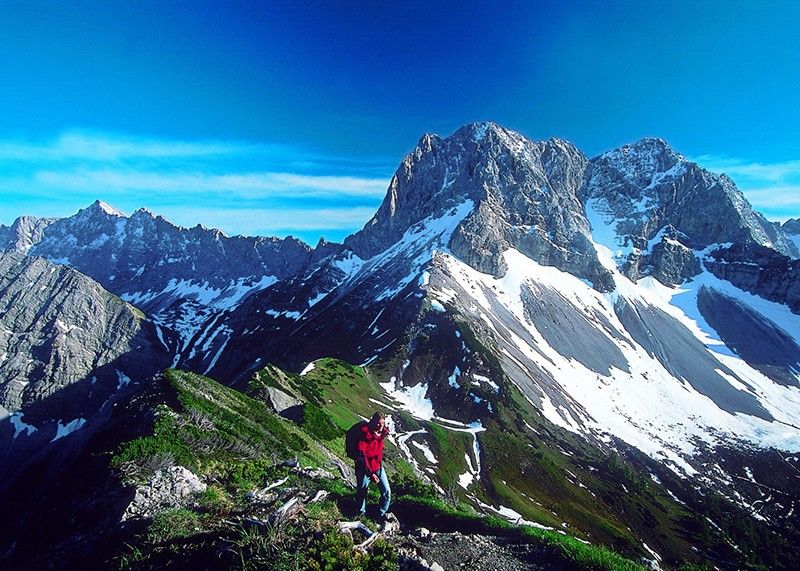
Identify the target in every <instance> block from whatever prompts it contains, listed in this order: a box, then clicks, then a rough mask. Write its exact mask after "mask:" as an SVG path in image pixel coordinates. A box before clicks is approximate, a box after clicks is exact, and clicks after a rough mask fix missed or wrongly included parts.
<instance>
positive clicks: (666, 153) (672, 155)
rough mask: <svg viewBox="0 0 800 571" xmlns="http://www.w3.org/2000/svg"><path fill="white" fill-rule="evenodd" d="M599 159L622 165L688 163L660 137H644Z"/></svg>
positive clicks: (604, 154)
mask: <svg viewBox="0 0 800 571" xmlns="http://www.w3.org/2000/svg"><path fill="white" fill-rule="evenodd" d="M598 158H599V159H606V160H610V161H612V162H621V163H631V162H633V163H642V162H645V163H646V162H652V161H657V162H658V163H661V164H666V163H669V164H675V163H678V162H684V161H686V159H685V158H684V156H683V155H681V154H680V153H677V152H676V151H675V150H674V149H673V148H672V147H671V146H670V144H669V143H668V142H667V141H665V140H664V139H662V138H660V137H644V138H642V139H639V140H638V141H634V142H633V143H628V144H626V145H622V146H621V147H617V148H616V149H612V150H610V151H606V152H605V153H603V154H601V155H600V156H599V157H598Z"/></svg>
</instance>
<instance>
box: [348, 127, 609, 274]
mask: <svg viewBox="0 0 800 571" xmlns="http://www.w3.org/2000/svg"><path fill="white" fill-rule="evenodd" d="M587 164H588V161H587V159H586V157H585V155H584V154H583V153H582V152H581V151H580V150H578V149H577V148H576V147H575V146H574V145H572V144H570V143H568V142H566V141H563V140H561V139H550V140H547V141H538V142H537V141H532V140H530V139H528V138H526V137H525V136H524V135H522V134H520V133H518V132H516V131H512V130H510V129H506V128H504V127H500V126H499V125H497V124H495V123H471V124H468V125H465V126H463V127H461V128H460V129H458V130H457V131H456V132H455V133H453V134H452V135H450V136H449V137H446V138H441V137H438V136H436V135H426V136H423V137H422V138H421V139H420V142H419V144H418V145H417V147H416V148H415V149H414V150H413V151H412V152H411V153H409V155H408V156H406V157H405V159H404V160H403V161H402V163H401V164H400V167H399V168H398V170H397V172H396V173H395V175H394V177H393V178H392V180H391V182H390V184H389V189H388V191H387V194H386V197H385V198H384V201H383V204H382V205H381V207H380V208H379V210H378V212H377V213H376V214H375V216H374V217H373V218H372V219H371V220H370V221H369V222H368V223H367V225H366V226H365V227H364V229H363V230H361V231H360V232H358V233H356V234H354V235H352V236H350V237H349V238H348V239H347V240H346V241H345V244H346V245H347V246H348V247H350V248H351V249H353V250H354V251H355V252H356V253H357V254H358V255H359V256H360V257H361V258H364V259H366V258H370V257H373V256H375V255H377V254H379V253H381V252H383V251H385V250H387V249H388V248H390V247H391V246H392V245H393V244H395V243H396V242H397V241H398V240H400V239H401V237H402V236H403V234H404V233H405V232H406V231H407V230H408V229H409V228H411V227H412V226H413V225H415V224H418V223H420V222H422V221H424V220H427V219H430V220H439V219H441V218H442V217H443V216H445V214H446V213H447V212H450V211H452V209H453V208H455V207H458V206H460V205H464V204H467V203H469V204H471V209H470V210H469V212H468V213H467V215H466V216H465V217H464V218H462V219H460V220H458V221H453V223H454V224H455V225H456V226H457V227H456V228H455V229H454V230H453V231H452V233H451V234H450V236H451V238H450V241H449V243H448V244H447V247H449V248H450V249H451V250H452V251H453V252H454V253H456V255H458V256H459V257H460V258H462V259H463V260H465V261H466V262H467V263H469V264H470V265H472V266H473V267H474V268H476V269H478V270H480V271H483V272H488V273H492V274H495V275H502V274H503V273H504V272H505V267H504V265H503V264H504V262H503V260H502V256H501V255H500V254H501V253H502V252H503V251H505V250H507V249H508V248H512V247H513V248H517V249H519V250H520V251H522V252H525V253H527V254H528V255H530V256H532V257H534V259H536V260H538V261H541V262H542V263H546V264H548V265H557V266H558V267H562V268H563V269H569V271H574V272H575V273H576V274H577V275H580V276H582V277H585V278H587V279H590V280H592V281H595V280H596V279H597V278H598V277H599V275H601V274H603V270H602V269H601V268H600V266H599V263H597V259H596V255H595V253H594V251H593V250H592V248H591V240H590V239H589V227H588V224H587V222H586V219H585V216H584V214H583V211H582V207H581V204H580V201H579V200H578V198H577V192H578V190H579V189H580V188H581V185H582V183H583V177H584V171H585V169H586V165H587Z"/></svg>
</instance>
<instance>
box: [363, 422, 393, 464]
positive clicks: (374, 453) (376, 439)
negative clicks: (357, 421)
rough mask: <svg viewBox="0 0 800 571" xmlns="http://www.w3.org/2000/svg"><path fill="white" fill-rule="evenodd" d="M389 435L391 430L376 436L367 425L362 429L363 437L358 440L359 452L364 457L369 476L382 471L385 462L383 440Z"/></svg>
mask: <svg viewBox="0 0 800 571" xmlns="http://www.w3.org/2000/svg"><path fill="white" fill-rule="evenodd" d="M388 434H389V429H388V428H384V429H383V432H381V433H379V434H375V433H374V432H372V430H371V429H370V427H369V424H366V425H364V426H362V427H361V436H360V437H359V439H358V451H359V452H360V453H361V454H363V455H364V468H365V469H366V471H367V474H369V475H372V474H374V473H375V472H378V471H379V470H380V469H381V462H382V461H383V440H384V439H385V438H386V436H387V435H388Z"/></svg>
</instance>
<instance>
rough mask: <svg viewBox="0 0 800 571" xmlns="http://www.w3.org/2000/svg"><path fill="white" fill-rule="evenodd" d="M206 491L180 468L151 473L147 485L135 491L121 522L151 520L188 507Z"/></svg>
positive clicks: (198, 479) (196, 478) (203, 486)
mask: <svg viewBox="0 0 800 571" xmlns="http://www.w3.org/2000/svg"><path fill="white" fill-rule="evenodd" d="M206 488H207V486H206V484H204V483H203V482H201V481H200V478H198V477H197V476H195V475H194V474H193V473H192V472H191V471H189V470H187V469H186V468H184V467H183V466H172V467H170V468H164V469H162V470H159V471H158V472H156V473H155V474H153V476H152V478H150V481H149V482H148V483H147V484H146V485H144V486H139V487H137V488H136V495H135V496H134V498H133V501H132V502H131V503H130V504H129V505H128V507H127V508H125V513H123V515H122V521H126V520H129V519H134V518H150V517H153V516H154V515H156V514H157V513H159V512H161V511H164V510H166V509H170V508H177V507H183V506H186V505H189V504H190V503H191V502H192V501H193V500H194V498H195V497H196V496H197V495H198V494H201V493H203V492H205V491H206Z"/></svg>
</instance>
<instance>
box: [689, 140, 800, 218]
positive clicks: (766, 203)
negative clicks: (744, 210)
mask: <svg viewBox="0 0 800 571" xmlns="http://www.w3.org/2000/svg"><path fill="white" fill-rule="evenodd" d="M691 160H693V161H695V162H696V163H698V164H699V165H701V166H703V167H704V168H706V169H708V170H710V171H712V172H719V173H725V174H727V175H728V176H729V177H731V178H732V179H733V180H734V182H736V185H737V186H738V187H739V188H740V189H741V190H742V192H743V193H744V195H745V196H746V197H747V199H748V200H749V201H750V203H751V204H752V205H753V206H754V207H755V208H756V210H759V211H761V212H763V213H764V214H765V215H766V216H767V218H770V219H772V220H779V221H782V220H786V219H787V218H793V217H798V216H800V160H792V161H776V162H774V163H765V162H758V161H747V160H744V159H740V158H735V157H727V156H719V155H700V156H697V157H692V158H691Z"/></svg>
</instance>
